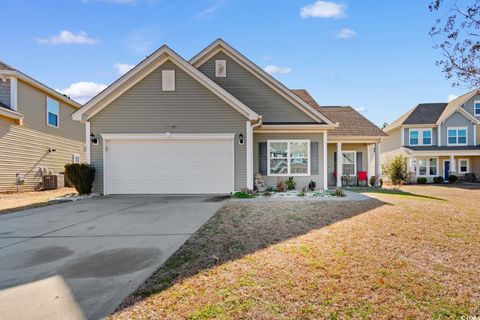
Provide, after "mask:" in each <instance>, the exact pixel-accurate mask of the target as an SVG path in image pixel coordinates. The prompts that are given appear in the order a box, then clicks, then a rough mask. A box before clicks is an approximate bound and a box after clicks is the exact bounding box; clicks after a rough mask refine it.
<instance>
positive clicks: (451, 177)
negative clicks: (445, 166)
mask: <svg viewBox="0 0 480 320" xmlns="http://www.w3.org/2000/svg"><path fill="white" fill-rule="evenodd" d="M457 180H458V177H457V176H456V175H454V174H451V175H449V176H448V182H450V183H454V182H456V181H457Z"/></svg>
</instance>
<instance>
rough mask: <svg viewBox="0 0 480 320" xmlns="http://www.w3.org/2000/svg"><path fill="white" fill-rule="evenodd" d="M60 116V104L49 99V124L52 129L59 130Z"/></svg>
mask: <svg viewBox="0 0 480 320" xmlns="http://www.w3.org/2000/svg"><path fill="white" fill-rule="evenodd" d="M59 116H60V104H59V103H58V101H55V100H53V99H51V98H48V97H47V124H48V125H49V126H51V127H56V128H58V126H59Z"/></svg>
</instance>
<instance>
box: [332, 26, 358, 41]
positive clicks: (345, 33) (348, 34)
mask: <svg viewBox="0 0 480 320" xmlns="http://www.w3.org/2000/svg"><path fill="white" fill-rule="evenodd" d="M335 36H336V37H337V38H338V39H350V38H354V37H356V36H357V33H356V32H355V31H353V30H352V29H348V28H343V29H340V30H339V31H338V32H337V33H336V35H335Z"/></svg>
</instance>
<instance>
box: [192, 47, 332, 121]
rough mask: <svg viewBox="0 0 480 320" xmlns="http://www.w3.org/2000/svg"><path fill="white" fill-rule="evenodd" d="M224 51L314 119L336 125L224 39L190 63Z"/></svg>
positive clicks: (207, 48)
mask: <svg viewBox="0 0 480 320" xmlns="http://www.w3.org/2000/svg"><path fill="white" fill-rule="evenodd" d="M219 52H223V53H224V54H226V55H227V56H229V57H230V58H231V59H232V60H233V61H235V62H236V63H238V64H239V65H241V66H242V67H243V68H245V69H246V70H248V71H249V72H250V73H251V74H252V75H254V76H255V77H257V78H258V79H259V80H261V81H262V82H263V83H265V84H266V85H267V86H269V87H270V88H271V89H273V90H274V91H275V92H277V93H278V94H279V95H281V96H282V97H284V98H285V99H287V100H288V101H289V102H290V103H292V104H293V105H294V106H296V107H297V108H299V109H300V110H301V111H303V112H304V113H305V114H307V115H308V116H310V117H311V118H312V119H314V120H316V121H323V122H325V123H326V124H329V125H336V124H335V123H333V122H332V121H331V120H330V119H328V118H327V117H326V116H324V115H323V114H322V113H321V112H319V111H318V110H316V109H315V108H313V107H312V106H311V105H309V104H308V103H306V102H305V101H303V100H302V99H301V98H300V97H299V96H297V95H296V94H295V93H293V92H292V91H291V90H290V89H288V88H287V87H285V86H284V85H283V84H282V83H281V82H279V81H278V80H276V79H275V78H274V77H272V76H271V75H269V74H268V73H267V72H265V71H264V70H263V69H262V68H260V67H259V66H257V65H256V64H254V63H253V62H252V61H250V60H249V59H248V58H247V57H245V56H244V55H242V54H241V53H240V52H238V51H237V50H236V49H235V48H233V47H232V46H230V45H229V44H228V43H226V42H225V41H224V40H222V39H217V40H215V41H214V42H213V43H211V44H210V45H209V46H207V47H206V48H205V49H203V50H202V51H200V52H199V53H198V54H197V55H195V56H194V57H193V58H192V59H190V63H191V64H192V65H193V66H194V67H195V68H199V67H200V66H202V65H203V64H204V63H205V62H206V61H208V60H209V59H210V58H211V57H213V56H215V55H216V54H217V53H219Z"/></svg>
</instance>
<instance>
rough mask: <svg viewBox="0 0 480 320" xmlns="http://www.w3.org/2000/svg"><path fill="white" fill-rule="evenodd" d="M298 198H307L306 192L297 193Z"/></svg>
mask: <svg viewBox="0 0 480 320" xmlns="http://www.w3.org/2000/svg"><path fill="white" fill-rule="evenodd" d="M297 196H299V197H305V191H303V190H302V191H300V192H299V193H297Z"/></svg>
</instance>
